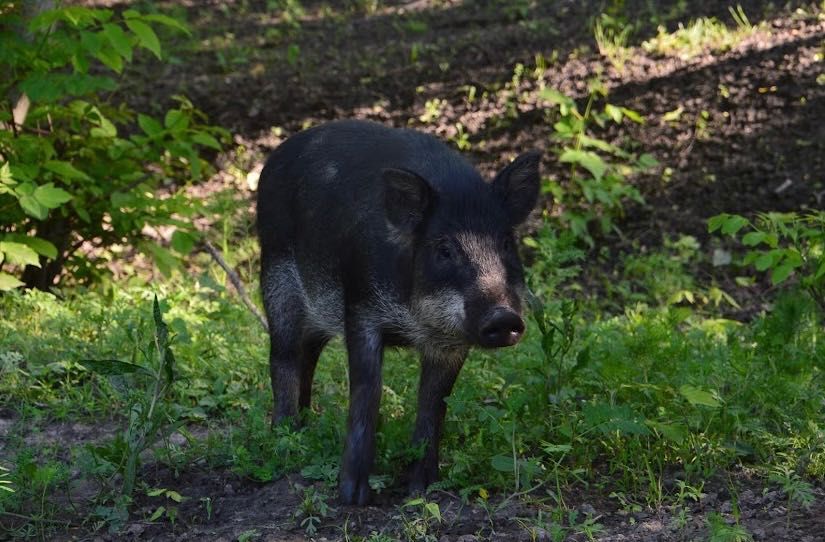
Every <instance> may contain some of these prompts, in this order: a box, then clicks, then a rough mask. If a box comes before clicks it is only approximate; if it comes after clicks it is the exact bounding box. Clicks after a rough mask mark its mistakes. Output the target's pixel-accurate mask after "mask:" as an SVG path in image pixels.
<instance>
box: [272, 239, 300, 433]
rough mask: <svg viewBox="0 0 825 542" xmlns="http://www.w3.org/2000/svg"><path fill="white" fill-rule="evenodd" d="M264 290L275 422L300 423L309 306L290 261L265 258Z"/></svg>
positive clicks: (273, 419)
mask: <svg viewBox="0 0 825 542" xmlns="http://www.w3.org/2000/svg"><path fill="white" fill-rule="evenodd" d="M262 260H263V265H262V271H261V288H262V290H263V298H264V308H265V309H266V316H267V320H268V321H269V374H270V377H271V378H272V393H273V394H274V397H275V410H274V412H273V414H272V422H273V423H279V422H281V421H282V420H284V419H286V418H293V420H295V421H296V422H297V414H298V398H299V393H300V386H301V338H302V336H303V334H304V333H303V328H302V327H303V320H304V312H305V305H304V299H303V294H302V288H301V283H300V278H299V276H298V272H297V269H296V268H295V264H294V262H293V261H292V260H291V259H290V258H280V259H275V258H272V257H269V258H268V257H267V254H263V255H262Z"/></svg>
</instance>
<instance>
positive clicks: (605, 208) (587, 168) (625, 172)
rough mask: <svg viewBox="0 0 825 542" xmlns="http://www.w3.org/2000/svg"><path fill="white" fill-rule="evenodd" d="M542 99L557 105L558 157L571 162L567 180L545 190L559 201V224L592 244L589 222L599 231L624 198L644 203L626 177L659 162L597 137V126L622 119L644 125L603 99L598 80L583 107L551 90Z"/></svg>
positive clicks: (604, 91) (604, 230)
mask: <svg viewBox="0 0 825 542" xmlns="http://www.w3.org/2000/svg"><path fill="white" fill-rule="evenodd" d="M540 96H541V98H542V99H544V100H547V101H548V102H550V103H551V104H553V105H554V106H555V107H557V108H558V118H556V119H555V123H554V124H553V130H554V132H553V139H554V140H555V141H556V142H558V143H559V144H560V145H561V148H560V150H559V161H561V162H563V163H567V164H570V176H569V178H568V179H567V181H566V182H565V183H560V182H558V181H556V180H552V179H551V180H550V181H549V182H548V183H547V184H546V187H545V189H546V191H548V192H550V193H551V194H552V195H553V196H554V198H555V200H556V201H557V202H558V203H559V204H561V207H562V209H563V210H562V214H561V220H562V222H563V224H564V225H565V226H567V227H569V229H570V230H571V231H572V232H573V233H574V234H575V235H576V236H577V237H579V238H581V239H583V240H585V241H586V242H587V243H588V244H590V246H591V247H592V246H593V245H594V241H593V233H594V232H593V231H591V228H592V225H593V224H598V225H599V226H600V230H601V232H602V233H607V232H608V231H610V230H611V229H613V228H614V227H615V223H614V220H615V219H616V218H617V217H618V216H620V215H621V213H622V209H623V205H624V202H625V201H627V200H633V201H637V202H639V203H642V202H643V199H642V196H641V194H640V193H639V191H638V190H637V189H636V188H635V187H634V186H632V185H631V184H629V183H628V182H627V179H628V177H630V176H631V175H634V174H636V173H639V172H642V171H644V170H647V169H649V168H651V167H654V166H655V165H657V162H656V160H655V159H654V158H653V156H651V155H649V154H641V155H636V154H634V153H632V152H629V151H627V150H625V149H622V148H620V147H618V146H616V145H614V144H611V143H608V142H607V141H605V140H604V139H600V138H599V137H598V136H597V135H596V133H595V132H596V131H597V129H604V128H606V126H607V125H608V123H610V122H613V123H615V124H621V123H622V122H623V121H624V120H625V119H627V120H630V121H631V122H636V123H643V122H644V119H643V118H642V117H641V116H640V115H639V114H638V113H636V112H635V111H633V110H630V109H627V108H625V107H619V106H615V105H613V104H610V103H606V102H605V103H604V104H603V105H602V106H601V109H598V108H597V107H598V106H599V105H601V104H600V102H602V101H603V100H604V99H605V98H606V97H607V89H606V88H605V86H604V85H603V84H601V83H599V82H597V81H593V82H591V84H590V94H589V96H588V99H587V103H586V105H585V108H584V111H583V112H581V111H579V107H578V105H577V104H576V102H575V100H573V99H572V98H570V97H569V96H565V95H564V94H562V93H561V92H559V91H558V90H555V89H544V90H542V91H541V93H540Z"/></svg>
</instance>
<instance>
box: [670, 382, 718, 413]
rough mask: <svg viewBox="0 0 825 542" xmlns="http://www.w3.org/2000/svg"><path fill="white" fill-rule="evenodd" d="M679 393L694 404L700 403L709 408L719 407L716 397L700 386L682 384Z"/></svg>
mask: <svg viewBox="0 0 825 542" xmlns="http://www.w3.org/2000/svg"><path fill="white" fill-rule="evenodd" d="M679 393H680V394H682V397H684V398H685V399H687V400H688V402H689V403H690V404H692V405H694V406H695V405H702V406H706V407H711V408H719V407H720V406H721V403H720V402H719V400H718V399H716V397H714V396H713V394H712V393H711V392H709V391H706V390H703V389H701V388H697V387H694V386H689V385H684V386H682V387H681V388H679Z"/></svg>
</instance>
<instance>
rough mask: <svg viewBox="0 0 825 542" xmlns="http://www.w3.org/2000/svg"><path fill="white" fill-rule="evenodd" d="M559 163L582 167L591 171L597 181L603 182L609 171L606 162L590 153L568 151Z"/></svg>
mask: <svg viewBox="0 0 825 542" xmlns="http://www.w3.org/2000/svg"><path fill="white" fill-rule="evenodd" d="M559 161H561V162H567V163H573V164H578V165H580V166H581V167H583V168H584V169H586V170H587V171H589V172H590V173H591V174H592V175H593V177H595V178H596V180H601V178H602V176H604V172H605V171H606V170H607V165H606V164H605V163H604V160H602V159H601V157H600V156H599V155H598V154H596V153H594V152H589V151H580V150H575V149H566V150H565V151H564V152H563V153H562V155H561V156H560V157H559Z"/></svg>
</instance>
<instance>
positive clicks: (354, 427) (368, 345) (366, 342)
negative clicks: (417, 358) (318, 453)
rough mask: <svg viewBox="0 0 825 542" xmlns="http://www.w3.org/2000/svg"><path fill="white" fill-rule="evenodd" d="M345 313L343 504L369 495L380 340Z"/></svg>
mask: <svg viewBox="0 0 825 542" xmlns="http://www.w3.org/2000/svg"><path fill="white" fill-rule="evenodd" d="M347 316H348V318H347V324H346V328H347V329H346V341H347V355H348V357H349V400H350V403H349V421H348V427H347V441H346V444H345V445H344V457H343V459H342V461H341V481H340V485H339V487H338V490H339V493H340V495H341V501H342V502H343V503H344V504H357V505H364V504H367V502H368V501H369V498H370V487H369V475H370V470H371V469H372V463H373V459H374V458H375V427H376V422H377V419H378V405H379V403H380V401H381V365H382V361H383V342H382V338H381V331H380V330H379V329H375V328H372V327H370V326H369V325H368V324H367V323H366V322H363V321H359V319H358V318H357V317H355V318H351V317H350V315H347ZM353 320H354V321H353Z"/></svg>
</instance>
